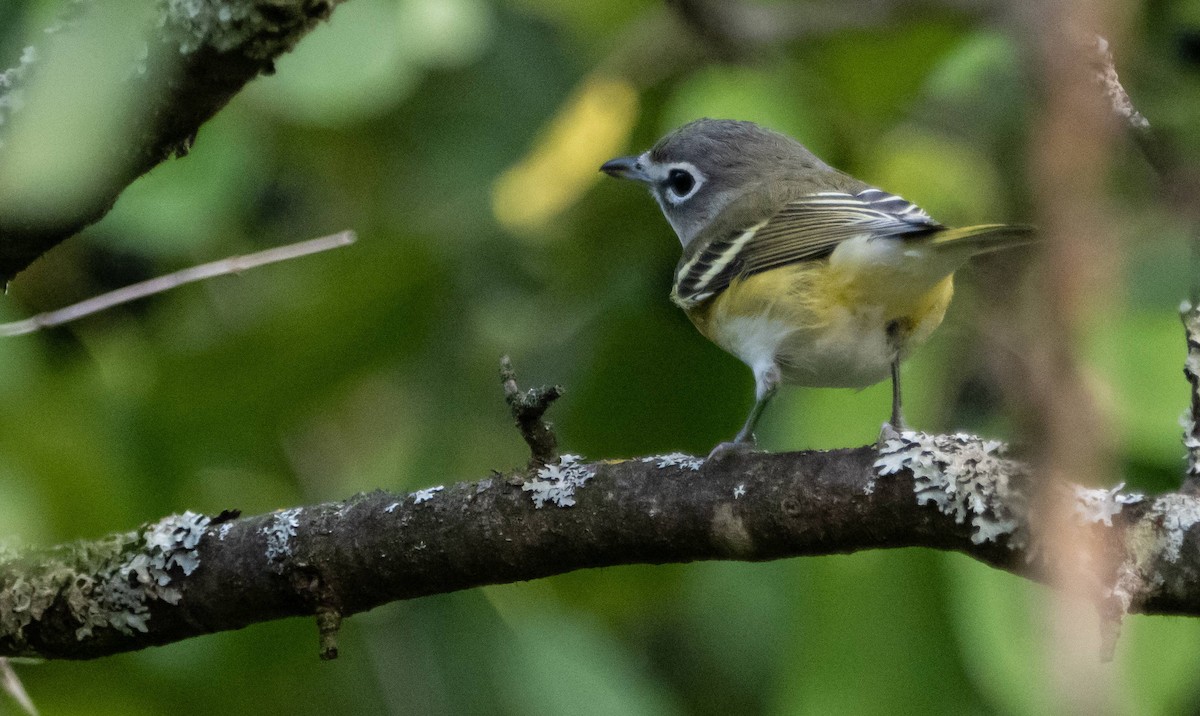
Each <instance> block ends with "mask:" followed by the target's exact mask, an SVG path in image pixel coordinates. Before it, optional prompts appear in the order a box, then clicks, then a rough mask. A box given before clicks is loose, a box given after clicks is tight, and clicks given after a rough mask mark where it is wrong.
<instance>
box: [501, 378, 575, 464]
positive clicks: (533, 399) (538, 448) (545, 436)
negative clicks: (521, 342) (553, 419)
mask: <svg viewBox="0 0 1200 716" xmlns="http://www.w3.org/2000/svg"><path fill="white" fill-rule="evenodd" d="M500 383H501V385H503V386H504V400H505V402H507V403H508V408H509V410H510V411H512V416H513V420H514V421H515V422H516V424H517V428H518V429H520V431H521V437H523V438H525V442H526V443H527V444H528V445H529V451H530V453H531V460H530V465H531V467H535V468H536V467H541V466H543V465H549V464H550V463H553V462H556V461H557V460H558V436H556V435H555V434H554V427H553V426H552V425H550V423H547V422H546V421H545V420H542V416H543V415H545V413H546V410H547V409H548V408H549V407H550V404H551V403H553V402H554V401H555V400H558V399H559V398H560V397H562V394H563V389H562V386H558V385H551V386H542V387H540V388H530V389H529V390H526V391H524V392H522V391H521V388H520V387H519V386H518V385H517V374H516V371H514V370H513V367H512V361H510V360H509V358H508V356H503V357H502V358H501V359H500Z"/></svg>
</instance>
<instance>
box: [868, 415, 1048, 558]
mask: <svg viewBox="0 0 1200 716" xmlns="http://www.w3.org/2000/svg"><path fill="white" fill-rule="evenodd" d="M875 468H876V469H877V470H878V472H879V475H881V476H884V475H893V474H895V473H898V472H901V471H903V470H909V471H911V472H912V474H913V478H914V487H913V489H914V490H915V492H916V495H917V502H918V504H922V505H925V504H933V505H936V506H937V508H938V510H940V511H941V512H942V514H945V515H950V516H952V517H954V521H955V522H958V523H959V524H962V523H964V522H967V521H968V520H969V521H970V524H971V525H972V526H973V527H974V528H975V532H974V533H973V534H972V535H971V541H972V542H974V543H975V544H983V543H984V542H987V541H992V542H998V541H999V538H1000V537H1002V536H1006V535H1007V536H1008V544H1009V545H1010V546H1013V547H1022V546H1024V545H1025V544H1026V542H1027V541H1028V540H1027V533H1028V524H1027V516H1028V502H1027V499H1026V496H1025V494H1024V490H1022V489H1018V488H1017V487H1016V486H1014V485H1013V482H1014V481H1022V480H1023V478H1024V476H1025V468H1024V466H1023V465H1022V464H1021V463H1019V462H1016V461H1014V460H1009V459H1008V458H1006V457H1004V443H1001V442H999V441H997V440H983V439H982V438H978V437H976V436H974V435H967V434H964V433H958V434H955V435H929V434H927V433H918V432H913V431H905V432H903V433H900V434H899V435H898V436H896V437H893V438H891V439H889V440H888V441H887V443H886V444H885V445H884V447H883V448H882V449H881V450H880V457H879V459H878V460H877V461H876V462H875Z"/></svg>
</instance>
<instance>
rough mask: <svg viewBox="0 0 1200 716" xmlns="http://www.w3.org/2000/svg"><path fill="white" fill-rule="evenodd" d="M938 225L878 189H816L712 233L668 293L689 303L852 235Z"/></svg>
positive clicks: (820, 253)
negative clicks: (755, 219)
mask: <svg viewBox="0 0 1200 716" xmlns="http://www.w3.org/2000/svg"><path fill="white" fill-rule="evenodd" d="M941 228H943V227H942V225H941V224H939V223H938V222H936V221H934V220H933V219H932V218H931V217H930V216H929V214H926V213H925V212H924V211H923V210H922V209H921V208H920V207H918V206H917V205H916V204H913V203H912V202H909V201H906V200H905V199H902V198H900V197H898V196H895V195H893V194H888V193H887V192H884V191H881V190H879V189H874V188H871V189H865V190H863V191H860V192H858V193H857V194H848V193H843V192H820V193H816V194H810V195H808V196H804V197H801V198H799V199H795V200H793V201H790V202H788V203H787V204H785V205H784V206H783V208H782V209H780V210H779V211H778V212H776V213H775V214H774V215H773V216H771V217H770V218H769V219H767V220H766V221H763V222H760V223H758V224H755V225H753V226H749V227H746V228H744V229H740V230H737V231H734V232H731V233H727V234H726V235H724V236H716V237H713V239H712V240H711V241H709V242H708V243H707V245H705V246H703V247H702V248H701V249H700V250H699V251H696V252H695V253H693V254H691V255H690V256H687V257H685V258H684V260H682V261H681V262H680V264H679V268H678V270H677V271H676V273H675V286H674V289H673V291H672V295H673V298H674V299H675V301H676V302H678V303H680V304H682V305H685V306H687V305H695V304H698V303H701V302H703V301H705V300H707V299H708V298H710V297H712V296H714V295H716V294H717V293H719V292H720V291H722V290H724V289H725V288H726V287H727V286H729V284H730V282H732V281H733V280H734V279H735V278H738V277H739V276H749V275H752V274H756V273H759V272H761V271H767V270H769V269H773V268H777V267H779V266H784V265H787V264H793V263H797V262H800V261H811V260H814V259H820V258H824V257H826V256H828V255H829V254H831V253H833V250H834V249H835V248H837V245H838V244H840V243H841V242H843V241H846V240H847V239H851V238H853V237H855V236H862V235H863V234H869V235H871V236H876V237H888V236H896V237H899V236H905V235H914V234H927V233H929V232H931V231H934V230H937V229H941Z"/></svg>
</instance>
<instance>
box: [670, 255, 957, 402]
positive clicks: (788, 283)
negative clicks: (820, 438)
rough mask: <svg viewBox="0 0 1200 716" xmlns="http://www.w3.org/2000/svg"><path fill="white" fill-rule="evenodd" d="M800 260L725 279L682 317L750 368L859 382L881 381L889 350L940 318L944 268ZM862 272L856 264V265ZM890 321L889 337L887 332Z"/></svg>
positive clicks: (793, 379)
mask: <svg viewBox="0 0 1200 716" xmlns="http://www.w3.org/2000/svg"><path fill="white" fill-rule="evenodd" d="M872 268H874V269H875V270H871V269H867V267H865V266H863V265H861V264H859V265H857V266H846V267H842V266H834V265H831V263H830V261H829V260H828V259H826V260H821V261H806V262H801V263H798V264H793V265H789V266H783V267H780V268H777V269H772V270H769V271H764V272H762V273H758V274H754V275H753V276H749V277H745V278H741V279H737V280H734V281H733V282H732V283H730V285H729V286H728V288H726V289H725V290H724V291H722V292H721V293H720V294H718V295H717V296H715V297H714V298H713V299H712V300H710V301H706V302H705V303H704V304H702V305H700V306H696V307H694V308H690V309H687V308H685V310H686V311H687V314H688V317H689V318H690V319H691V320H692V322H693V323H694V324H695V325H696V328H698V329H699V330H700V332H701V333H703V334H704V336H705V337H707V338H708V339H709V340H711V341H713V342H714V343H716V344H717V345H719V346H721V347H722V348H724V349H725V350H727V351H729V352H730V353H732V354H733V355H735V356H737V357H738V358H740V359H741V360H742V361H744V362H746V363H747V364H749V365H750V366H751V367H752V368H753V367H755V366H756V365H763V364H766V363H767V362H768V361H769V362H773V363H775V364H777V365H778V366H779V368H780V370H781V372H782V377H783V380H784V382H787V383H793V384H798V385H807V386H814V387H815V386H828V387H863V386H867V385H871V384H873V383H876V382H879V381H881V380H883V379H885V378H886V377H887V376H888V375H889V372H890V366H891V362H892V360H893V358H894V357H895V355H896V352H897V350H899V351H900V353H901V355H902V356H903V354H905V353H907V352H908V351H909V350H911V349H912V348H915V347H916V346H917V345H919V344H920V343H922V342H924V341H925V339H927V338H928V337H929V335H930V334H931V333H933V331H934V329H936V328H937V327H938V325H939V324H941V322H942V318H943V317H944V315H945V313H946V308H947V307H948V306H949V304H950V298H951V296H952V295H953V293H954V283H953V275H952V274H944V275H942V276H926V277H921V278H923V279H924V280H913V279H914V278H915V277H913V276H911V275H904V272H903V271H896V270H895V268H894V267H892V268H885V267H882V266H878V267H872ZM864 269H865V270H864ZM889 327H891V335H889Z"/></svg>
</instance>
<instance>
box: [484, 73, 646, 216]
mask: <svg viewBox="0 0 1200 716" xmlns="http://www.w3.org/2000/svg"><path fill="white" fill-rule="evenodd" d="M637 111H638V97H637V90H636V89H634V87H633V85H631V84H629V83H628V82H626V81H624V80H621V79H615V78H614V79H610V78H606V77H599V76H593V77H589V78H587V79H585V80H584V81H583V83H582V84H581V85H580V86H579V89H578V90H576V92H575V94H574V96H572V97H571V98H570V99H569V100H567V102H566V104H565V105H564V106H563V107H562V108H561V109H560V110H559V112H558V114H557V115H556V116H555V117H554V118H553V119H552V120H551V121H550V124H549V125H548V126H547V127H546V129H545V130H544V132H543V134H542V136H541V137H540V138H539V139H538V141H537V143H536V144H535V145H534V147H533V148H532V149H531V150H530V152H529V154H528V155H527V156H526V157H525V158H524V159H522V160H521V161H520V162H518V163H517V164H516V165H515V166H513V167H512V168H510V169H508V170H507V171H506V172H504V174H502V175H500V177H498V178H497V179H496V184H495V188H494V192H493V194H492V208H493V211H494V212H495V214H496V219H497V220H498V221H499V222H500V223H501V224H502V225H504V226H505V227H506V228H507V229H509V230H510V231H516V232H520V233H521V234H522V235H528V234H529V232H531V231H536V230H538V229H540V228H542V227H543V225H545V224H547V223H548V222H550V221H551V220H552V219H554V217H555V216H556V215H558V214H559V212H561V211H562V210H563V209H565V208H566V207H567V206H569V205H571V204H572V203H574V202H575V201H577V200H578V199H579V197H580V196H582V194H583V193H584V191H586V190H587V188H588V187H590V186H591V185H592V184H594V183H596V182H597V181H599V180H600V177H601V174H600V165H601V164H603V163H604V162H605V161H607V160H609V159H612V158H613V157H614V156H616V155H617V153H619V152H620V151H621V149H622V148H623V147H624V145H625V142H626V140H627V139H628V137H629V131H630V129H631V127H632V126H633V121H634V119H636V118H637Z"/></svg>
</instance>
